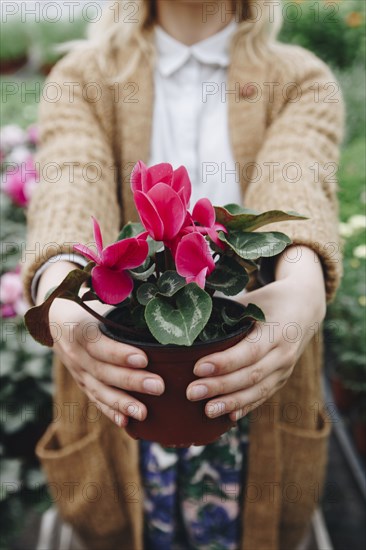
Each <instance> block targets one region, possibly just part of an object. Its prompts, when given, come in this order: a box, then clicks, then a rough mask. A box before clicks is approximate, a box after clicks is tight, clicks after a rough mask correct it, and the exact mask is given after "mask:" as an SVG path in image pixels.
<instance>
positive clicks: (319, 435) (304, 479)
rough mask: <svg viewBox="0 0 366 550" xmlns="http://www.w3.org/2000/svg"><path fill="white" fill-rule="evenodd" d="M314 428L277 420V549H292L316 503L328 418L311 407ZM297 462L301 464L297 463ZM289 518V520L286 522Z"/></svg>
mask: <svg viewBox="0 0 366 550" xmlns="http://www.w3.org/2000/svg"><path fill="white" fill-rule="evenodd" d="M314 415H316V417H317V418H316V422H315V425H316V426H317V429H314V430H313V429H303V428H299V427H295V426H291V424H285V423H280V427H279V429H280V434H281V447H282V450H281V453H282V456H283V457H286V462H284V461H283V462H282V487H281V488H280V490H281V493H282V498H281V505H282V514H281V517H282V524H281V529H280V532H281V535H282V538H281V541H280V544H279V547H280V548H281V550H293V548H296V545H297V544H298V543H299V541H300V540H301V538H302V537H303V535H304V526H306V525H309V522H310V520H311V516H312V514H313V512H314V510H315V508H316V507H317V506H319V504H320V500H321V497H322V490H323V485H324V478H325V472H326V463H327V451H328V445H327V444H328V438H329V434H330V430H331V422H330V420H331V419H330V418H328V417H326V414H325V413H324V412H323V411H320V410H318V411H315V410H314ZM299 465H301V467H299ZM309 495H311V496H310V498H309ZM286 518H289V523H287V522H286Z"/></svg>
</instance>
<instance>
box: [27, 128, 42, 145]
mask: <svg viewBox="0 0 366 550" xmlns="http://www.w3.org/2000/svg"><path fill="white" fill-rule="evenodd" d="M27 136H28V141H30V142H31V144H32V145H37V143H38V140H39V131H38V126H37V125H36V124H32V126H29V127H28V129H27Z"/></svg>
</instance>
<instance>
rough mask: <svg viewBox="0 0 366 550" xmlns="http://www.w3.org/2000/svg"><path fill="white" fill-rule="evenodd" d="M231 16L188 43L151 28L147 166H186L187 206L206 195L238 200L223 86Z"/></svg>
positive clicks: (219, 200) (216, 199) (232, 26)
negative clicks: (151, 88)
mask: <svg viewBox="0 0 366 550" xmlns="http://www.w3.org/2000/svg"><path fill="white" fill-rule="evenodd" d="M236 27H237V23H236V22H235V20H233V21H231V22H230V23H229V24H228V25H227V26H226V27H225V28H224V29H222V30H221V31H220V32H218V33H216V34H215V35H213V36H211V37H209V38H207V39H205V40H202V41H200V42H197V43H196V44H193V46H186V45H185V44H182V43H181V42H178V41H177V40H175V39H174V38H173V37H171V36H170V35H169V34H167V33H166V32H165V31H164V30H163V29H162V28H161V27H159V26H156V27H155V42H156V50H157V63H156V67H155V74H154V80H155V100H154V111H153V128H152V139H151V149H150V158H149V162H148V165H149V166H151V165H153V164H157V163H159V162H170V163H171V164H172V165H173V167H174V168H177V167H178V166H180V165H181V164H183V165H184V166H186V168H187V170H188V173H189V175H190V178H191V182H192V198H191V206H193V205H194V204H195V202H196V201H197V200H198V199H200V198H202V197H208V198H209V199H210V200H211V202H212V203H213V204H215V205H224V204H227V203H230V202H235V203H239V204H240V203H241V200H242V197H241V191H240V185H239V177H238V174H237V171H236V166H235V160H234V158H233V154H232V151H231V145H230V139H229V127H228V117H227V98H228V97H229V96H228V94H227V93H226V92H229V90H227V87H226V81H227V68H228V65H229V45H230V39H231V37H232V35H233V33H234V32H235V30H236Z"/></svg>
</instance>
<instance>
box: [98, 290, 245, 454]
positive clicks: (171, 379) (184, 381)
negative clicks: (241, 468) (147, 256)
mask: <svg viewBox="0 0 366 550" xmlns="http://www.w3.org/2000/svg"><path fill="white" fill-rule="evenodd" d="M214 300H215V301H217V300H219V301H220V302H222V303H223V305H224V304H225V305H226V306H227V308H228V309H227V311H228V312H230V311H231V312H233V310H234V311H235V312H240V311H244V310H245V308H244V306H242V305H241V304H238V303H237V302H234V301H232V300H226V299H223V298H214ZM118 314H119V312H118V310H117V309H114V310H112V311H110V312H109V313H108V314H107V317H108V318H110V319H112V320H113V321H116V322H118ZM252 326H253V323H250V324H249V323H248V322H247V323H246V324H244V325H243V326H242V327H241V328H240V329H239V330H236V331H235V332H234V333H232V334H230V335H228V336H227V337H225V338H222V339H217V340H212V341H211V342H198V343H194V344H193V345H192V346H176V345H162V344H159V343H146V342H138V341H133V340H131V339H129V338H125V337H124V336H123V335H122V334H116V332H117V331H114V330H113V329H111V328H110V327H107V326H106V325H101V326H100V328H101V331H102V332H103V333H104V334H106V335H107V336H109V337H111V338H113V339H114V340H117V341H119V342H124V343H128V344H131V345H134V346H136V347H138V348H140V349H142V350H144V352H145V353H146V355H147V357H148V360H149V363H148V366H147V368H146V370H148V371H150V372H154V373H156V374H159V375H160V376H161V377H162V378H163V380H164V382H165V391H164V393H163V394H162V395H160V396H153V395H147V394H143V393H137V392H129V393H130V394H131V395H133V396H135V397H136V398H137V399H139V400H140V401H141V402H142V403H144V404H145V405H146V408H147V411H148V414H147V418H146V419H145V420H144V421H142V422H141V421H138V420H134V419H133V418H129V422H128V425H127V427H126V430H127V432H128V433H129V435H131V436H132V437H133V438H135V439H146V440H149V441H155V442H158V443H160V444H161V445H164V446H166V447H189V446H190V445H206V444H208V443H211V442H212V441H215V440H216V439H217V438H218V437H220V435H221V434H223V433H224V432H226V431H227V430H229V429H230V428H231V427H232V426H234V424H235V423H234V422H233V421H232V420H231V419H230V418H229V415H228V414H225V415H221V416H219V417H217V418H214V419H211V418H209V417H208V416H207V415H206V413H205V404H206V403H207V402H208V401H209V400H208V399H207V400H201V401H197V402H193V401H189V400H188V399H187V397H186V389H187V387H188V385H189V384H190V383H191V382H193V380H197V378H198V377H197V376H195V375H194V374H193V368H194V365H195V363H196V361H197V360H198V359H200V358H201V357H204V356H205V355H209V354H211V353H215V352H217V351H222V350H225V349H227V348H229V347H232V346H234V345H235V344H237V343H238V342H240V340H242V339H243V338H244V336H245V335H246V334H248V332H249V330H250V329H251V328H252Z"/></svg>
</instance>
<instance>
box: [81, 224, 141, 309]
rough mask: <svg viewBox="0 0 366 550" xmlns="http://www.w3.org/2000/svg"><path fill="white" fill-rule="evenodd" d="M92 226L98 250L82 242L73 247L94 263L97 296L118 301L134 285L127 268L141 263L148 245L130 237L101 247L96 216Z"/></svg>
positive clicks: (121, 300)
mask: <svg viewBox="0 0 366 550" xmlns="http://www.w3.org/2000/svg"><path fill="white" fill-rule="evenodd" d="M93 228H94V239H95V244H96V247H97V254H95V252H94V251H93V250H91V249H90V248H88V247H87V246H85V245H83V244H77V245H74V249H75V250H77V251H78V252H81V254H83V255H84V256H85V257H86V258H88V259H89V260H92V261H93V262H95V263H96V264H97V265H96V266H95V267H93V269H92V271H91V278H92V283H93V288H94V290H95V292H96V293H97V295H98V296H99V298H100V299H101V300H103V302H105V303H106V304H111V305H114V304H118V303H119V302H123V300H125V299H126V298H127V296H129V294H131V291H132V289H133V280H132V278H131V276H130V275H129V274H128V273H127V271H126V270H128V269H133V268H134V267H138V266H140V265H141V264H142V263H143V262H144V261H145V259H146V257H147V254H148V251H149V247H148V244H147V242H146V240H144V239H141V238H140V239H139V238H136V237H133V238H130V239H124V240H122V241H117V242H116V243H113V244H111V245H109V246H107V247H106V248H103V240H102V234H101V231H100V227H99V224H98V222H97V220H96V219H95V218H93Z"/></svg>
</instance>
